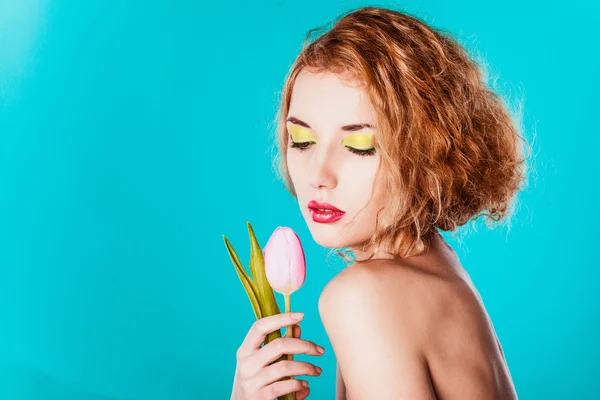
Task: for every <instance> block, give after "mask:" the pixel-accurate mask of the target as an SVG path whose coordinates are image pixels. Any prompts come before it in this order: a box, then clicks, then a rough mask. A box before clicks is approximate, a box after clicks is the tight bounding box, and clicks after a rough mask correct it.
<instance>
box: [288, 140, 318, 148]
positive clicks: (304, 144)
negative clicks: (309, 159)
mask: <svg viewBox="0 0 600 400" xmlns="http://www.w3.org/2000/svg"><path fill="white" fill-rule="evenodd" d="M290 143H291V146H290V147H293V148H297V149H300V150H306V149H307V148H308V146H309V145H310V144H311V143H313V142H298V143H296V142H292V141H290Z"/></svg>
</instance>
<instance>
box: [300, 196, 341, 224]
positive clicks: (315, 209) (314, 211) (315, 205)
mask: <svg viewBox="0 0 600 400" xmlns="http://www.w3.org/2000/svg"><path fill="white" fill-rule="evenodd" d="M308 209H309V210H310V214H311V216H312V219H313V221H315V222H320V223H323V224H328V223H331V222H335V221H338V220H339V219H341V218H342V217H343V216H344V214H345V213H346V212H345V211H342V210H340V209H339V208H337V207H334V206H332V205H331V204H329V203H319V202H318V201H315V200H311V201H310V202H309V203H308ZM323 210H324V211H323Z"/></svg>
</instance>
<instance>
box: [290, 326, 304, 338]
mask: <svg viewBox="0 0 600 400" xmlns="http://www.w3.org/2000/svg"><path fill="white" fill-rule="evenodd" d="M292 335H293V337H295V338H298V339H299V338H300V335H302V330H301V329H300V325H294V326H293V330H292Z"/></svg>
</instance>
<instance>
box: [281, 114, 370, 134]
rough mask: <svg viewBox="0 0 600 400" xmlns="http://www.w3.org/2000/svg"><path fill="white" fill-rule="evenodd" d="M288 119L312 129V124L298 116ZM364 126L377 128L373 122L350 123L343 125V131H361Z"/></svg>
mask: <svg viewBox="0 0 600 400" xmlns="http://www.w3.org/2000/svg"><path fill="white" fill-rule="evenodd" d="M287 121H288V122H291V123H293V124H296V125H300V126H303V127H305V128H308V129H312V128H311V127H310V125H308V124H307V123H306V122H304V121H302V120H300V119H298V118H296V117H289V118H288V119H287ZM364 128H371V129H375V127H374V126H373V125H371V124H350V125H344V126H342V128H341V129H342V130H343V131H348V132H355V131H360V130H361V129H364Z"/></svg>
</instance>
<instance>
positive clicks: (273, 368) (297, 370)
mask: <svg viewBox="0 0 600 400" xmlns="http://www.w3.org/2000/svg"><path fill="white" fill-rule="evenodd" d="M298 375H308V376H319V375H321V372H320V370H319V369H318V367H317V366H315V365H313V364H311V363H308V362H303V361H290V360H282V361H278V362H276V363H274V364H272V365H269V366H268V367H266V368H264V369H263V370H262V371H261V373H260V375H258V376H256V377H255V378H254V379H255V380H256V382H257V384H258V387H263V386H266V385H268V384H269V383H273V382H276V381H278V380H281V379H282V378H284V377H296V376H298Z"/></svg>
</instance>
